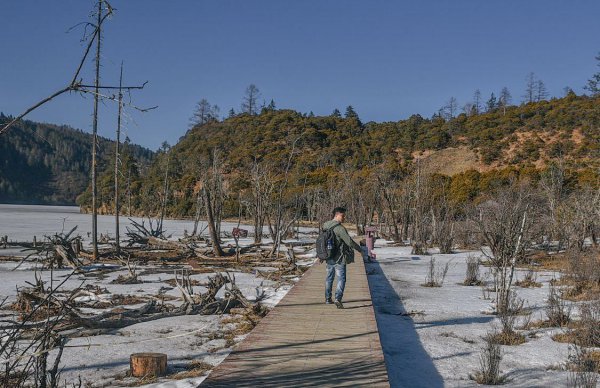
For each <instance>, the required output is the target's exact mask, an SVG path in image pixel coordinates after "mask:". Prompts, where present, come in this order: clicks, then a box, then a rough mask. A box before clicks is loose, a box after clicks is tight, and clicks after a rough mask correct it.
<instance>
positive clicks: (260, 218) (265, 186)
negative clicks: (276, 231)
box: [249, 159, 275, 244]
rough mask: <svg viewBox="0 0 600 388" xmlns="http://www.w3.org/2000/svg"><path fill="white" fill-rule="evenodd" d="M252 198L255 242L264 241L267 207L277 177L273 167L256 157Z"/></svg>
mask: <svg viewBox="0 0 600 388" xmlns="http://www.w3.org/2000/svg"><path fill="white" fill-rule="evenodd" d="M251 183H252V188H251V192H252V198H251V200H250V202H249V210H250V212H251V213H252V221H253V226H254V243H255V244H259V243H260V242H261V241H262V235H263V228H264V226H265V218H266V217H267V209H268V208H269V207H270V203H269V202H270V200H271V197H272V195H273V191H274V189H275V177H274V176H273V171H272V168H271V167H269V166H267V165H265V164H264V163H261V162H259V161H258V160H257V159H254V161H253V162H252V172H251Z"/></svg>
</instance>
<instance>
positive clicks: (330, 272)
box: [325, 263, 346, 301]
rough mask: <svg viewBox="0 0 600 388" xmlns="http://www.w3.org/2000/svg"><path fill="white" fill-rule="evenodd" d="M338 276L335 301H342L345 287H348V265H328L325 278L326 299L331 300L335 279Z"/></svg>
mask: <svg viewBox="0 0 600 388" xmlns="http://www.w3.org/2000/svg"><path fill="white" fill-rule="evenodd" d="M334 275H337V278H338V281H337V287H336V288H335V299H336V300H339V301H341V300H342V297H343V296H344V287H346V264H345V263H344V264H329V263H327V277H326V278H325V299H329V298H331V288H332V287H333V277H334Z"/></svg>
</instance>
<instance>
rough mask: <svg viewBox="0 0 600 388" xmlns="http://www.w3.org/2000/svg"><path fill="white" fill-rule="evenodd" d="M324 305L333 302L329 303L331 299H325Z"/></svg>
mask: <svg viewBox="0 0 600 388" xmlns="http://www.w3.org/2000/svg"><path fill="white" fill-rule="evenodd" d="M325 304H333V302H332V301H331V298H327V299H325Z"/></svg>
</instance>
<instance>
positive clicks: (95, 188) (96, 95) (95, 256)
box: [92, 0, 104, 260]
mask: <svg viewBox="0 0 600 388" xmlns="http://www.w3.org/2000/svg"><path fill="white" fill-rule="evenodd" d="M103 3H104V1H103V0H99V1H98V14H97V15H96V16H97V18H98V24H97V25H96V28H97V29H98V37H97V39H96V60H95V63H96V64H95V67H96V78H95V81H94V118H93V124H92V250H93V251H92V255H93V259H94V260H97V259H98V202H97V201H98V185H97V184H96V175H97V174H98V163H97V161H96V154H97V149H96V148H97V147H98V99H99V95H100V89H99V88H100V46H101V44H102V24H101V21H102V13H103V9H102V5H103Z"/></svg>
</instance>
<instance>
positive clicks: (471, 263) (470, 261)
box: [463, 255, 482, 286]
mask: <svg viewBox="0 0 600 388" xmlns="http://www.w3.org/2000/svg"><path fill="white" fill-rule="evenodd" d="M466 262H467V273H466V275H465V281H464V282H463V285H465V286H480V285H481V284H482V282H481V280H480V279H479V266H480V265H481V261H480V260H479V258H478V257H474V256H471V255H469V256H467V260H466Z"/></svg>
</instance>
